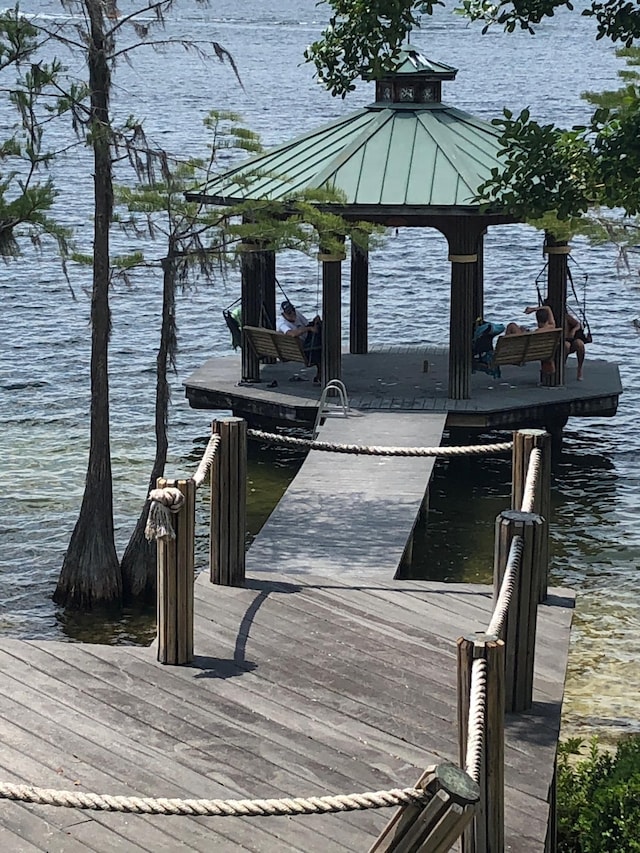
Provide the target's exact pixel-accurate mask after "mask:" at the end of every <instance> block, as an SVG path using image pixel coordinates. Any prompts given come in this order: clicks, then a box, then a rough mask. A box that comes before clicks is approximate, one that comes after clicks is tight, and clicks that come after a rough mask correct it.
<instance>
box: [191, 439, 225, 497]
mask: <svg viewBox="0 0 640 853" xmlns="http://www.w3.org/2000/svg"><path fill="white" fill-rule="evenodd" d="M220 440H221V439H220V436H219V435H217V434H214V435H212V436H211V438H210V439H209V442H208V444H207V446H206V447H205V450H204V453H203V454H202V459H201V460H200V464H199V465H198V467H197V469H196V473H195V474H194V475H193V477H192V479H193V482H194V483H195V484H196V488H200V486H201V485H202V484H203V483H204V481H205V478H206V476H207V474H208V473H209V470H210V469H211V465H212V464H213V460H214V459H215V456H216V453H217V452H218V447H219V446H220Z"/></svg>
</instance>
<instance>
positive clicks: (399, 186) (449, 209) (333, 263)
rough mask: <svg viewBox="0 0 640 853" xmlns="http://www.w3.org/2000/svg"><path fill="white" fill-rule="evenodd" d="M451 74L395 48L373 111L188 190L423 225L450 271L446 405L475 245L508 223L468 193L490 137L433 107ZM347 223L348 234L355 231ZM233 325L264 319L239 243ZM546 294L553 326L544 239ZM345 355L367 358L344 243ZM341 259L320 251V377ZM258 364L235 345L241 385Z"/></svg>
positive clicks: (455, 391)
mask: <svg viewBox="0 0 640 853" xmlns="http://www.w3.org/2000/svg"><path fill="white" fill-rule="evenodd" d="M456 74H457V69H456V68H452V67H451V66H448V65H444V64H441V63H437V62H433V61H431V60H429V59H427V58H425V57H424V56H423V55H422V54H420V53H419V52H418V51H416V50H414V49H413V48H411V47H407V48H406V49H404V50H402V51H401V53H400V56H399V59H398V62H397V64H396V66H395V68H394V70H393V71H391V72H388V73H387V74H386V75H385V76H384V77H382V78H381V79H380V80H377V81H376V84H375V86H376V99H375V101H374V103H372V104H369V105H368V106H366V107H363V108H362V109H360V110H358V111H357V112H354V113H351V114H349V115H347V116H345V117H344V118H341V119H338V120H337V121H334V122H332V123H330V124H328V125H325V126H324V127H321V128H318V129H317V130H314V131H312V132H310V133H307V134H305V135H304V136H302V137H299V138H297V139H295V140H293V141H291V142H287V143H285V144H284V145H280V146H279V147H277V148H275V149H272V150H271V151H269V152H267V153H265V154H261V155H259V156H257V157H253V158H251V159H249V160H247V161H245V162H243V163H241V164H240V165H239V166H237V167H235V168H233V169H230V170H228V171H226V172H224V173H222V174H220V175H218V176H216V177H215V178H213V179H212V180H211V181H210V182H208V183H207V184H206V185H205V186H204V187H202V188H201V189H199V190H197V191H195V190H194V191H193V192H190V193H187V198H188V199H189V200H192V201H198V202H204V203H208V204H216V205H225V206H231V207H232V206H233V205H239V204H242V205H243V206H244V209H245V210H246V204H247V202H249V203H250V202H252V201H254V202H256V203H259V202H264V201H274V202H286V201H287V199H289V198H292V197H295V196H296V194H300V193H301V192H303V191H305V190H317V189H322V188H326V189H331V190H334V191H337V193H339V195H340V198H341V201H340V203H339V204H325V205H323V207H324V208H326V209H329V210H332V211H334V212H336V213H339V214H340V216H342V218H343V219H344V220H346V221H347V222H348V223H357V222H359V221H366V222H372V223H377V224H380V225H383V226H389V227H401V226H404V227H421V228H424V227H428V228H435V229H437V230H438V231H440V232H441V233H442V234H443V235H444V236H445V238H446V240H447V242H448V249H449V255H448V259H449V262H450V264H451V301H450V305H451V308H450V320H449V384H448V396H449V398H450V399H452V400H464V399H468V398H469V397H470V389H471V370H472V336H473V324H474V320H475V318H477V317H481V316H482V314H483V243H484V240H483V238H484V234H485V233H486V231H487V229H488V228H489V227H490V226H491V225H497V224H504V223H513V222H517V221H519V220H518V219H516V218H515V217H513V216H511V215H509V214H508V213H506V212H504V211H500V210H493V211H487V210H482V209H481V206H480V205H479V204H478V203H477V202H476V201H475V200H474V199H475V197H476V195H477V191H478V189H479V187H480V186H481V185H482V184H483V183H484V182H485V181H486V180H487V179H488V178H489V177H490V176H491V172H492V170H494V169H500V168H501V167H502V164H501V160H500V148H501V146H500V143H499V135H498V132H497V130H496V129H495V128H494V127H493V126H492V125H491V124H488V123H487V122H485V121H482V120H480V119H478V118H476V117H474V116H472V115H470V114H469V113H467V112H464V111H462V110H459V109H457V108H456V107H452V106H448V105H446V104H444V103H443V102H442V83H443V81H446V80H453V79H455V76H456ZM354 227H355V226H354ZM242 249H243V252H242V256H241V260H242V317H243V322H244V323H245V324H246V325H250V326H257V325H260V316H261V309H262V306H263V305H264V306H265V307H266V309H267V313H268V314H270V315H271V316H272V317H273V316H275V303H276V295H275V288H276V256H275V252H274V251H273V250H272V249H270V248H269V247H268V246H266V245H264V244H261V243H260V242H259V241H258V240H256V241H254V242H250V241H245V243H244V244H243V246H242ZM544 250H545V252H546V253H547V254H548V256H549V265H548V298H549V301H550V305H551V308H552V310H553V312H554V315H555V317H556V320H557V322H558V324H559V325H560V324H562V323H563V322H564V316H565V310H566V308H565V305H566V290H567V255H568V253H569V251H570V250H569V247H568V245H567V244H566V243H561V242H559V243H556V242H554V241H552V240H550V239H549V238H547V239H546V242H545V247H544ZM350 251H351V294H350V297H351V298H350V306H351V307H350V336H349V345H350V352H351V353H357V354H363V353H367V351H368V336H367V312H368V287H369V281H368V253H369V251H368V247H367V246H366V245H365V246H363V245H362V243H361V242H359V243H358V244H357V243H356V242H355V241H354V240H351V246H350ZM345 258H346V255H345V253H344V252H341V253H338V254H335V253H334V254H330V253H328V252H326V251H325V252H323V251H321V252H320V254H319V261H321V262H322V313H323V350H322V377H323V381H324V382H327V381H329V380H331V379H340V378H341V376H342V352H341V304H340V300H341V275H342V263H343V261H344V260H345ZM259 375H260V374H259V362H258V357H257V356H256V355H255V353H254V352H253V351H252V350H251V348H250V347H249V346H248V343H247V342H246V341H245V342H244V343H243V351H242V379H243V380H244V381H248V382H251V381H257V380H258V379H259ZM544 381H545V382H547V383H548V384H553V385H562V384H563V382H564V359H563V358H562V356H561V353H558V355H557V357H556V372H555V374H553V375H551V376H549V377H547V378H545V379H544Z"/></svg>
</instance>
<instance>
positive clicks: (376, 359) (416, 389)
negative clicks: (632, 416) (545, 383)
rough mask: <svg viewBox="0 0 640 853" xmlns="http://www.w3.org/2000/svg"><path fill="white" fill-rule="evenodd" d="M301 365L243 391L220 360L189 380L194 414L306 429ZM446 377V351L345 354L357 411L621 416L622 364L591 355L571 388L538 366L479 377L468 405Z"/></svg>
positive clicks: (545, 423) (314, 400)
mask: <svg viewBox="0 0 640 853" xmlns="http://www.w3.org/2000/svg"><path fill="white" fill-rule="evenodd" d="M425 362H426V364H427V368H428V369H427V371H426V372H425V370H424V367H425ZM299 368H300V365H296V364H292V363H291V362H287V363H285V364H265V365H263V366H262V367H261V379H262V382H261V383H259V384H257V385H256V384H254V385H244V386H243V385H239V384H238V380H239V379H240V376H241V369H240V357H239V356H238V355H229V356H221V357H215V358H211V359H209V360H208V361H207V362H205V364H203V365H202V366H201V367H199V368H198V369H197V370H195V371H194V372H193V373H192V374H191V376H189V377H188V378H187V379H186V380H185V382H184V385H185V389H186V396H187V399H188V400H189V404H190V405H191V406H192V407H193V408H195V409H218V410H219V409H231V410H233V412H234V413H235V414H236V415H238V416H239V417H243V418H246V419H247V420H248V421H250V422H251V421H256V420H262V419H266V420H275V421H279V422H281V423H287V422H288V423H292V424H294V423H298V424H306V425H309V424H310V423H311V424H312V423H313V421H314V419H315V416H316V412H317V410H318V401H319V397H320V389H319V388H318V386H314V385H312V383H311V377H312V375H313V373H314V370H313V369H306V370H305V369H304V368H302V369H299ZM296 376H297V377H300V378H301V379H303V380H306V381H298V380H296V379H295V377H296ZM448 377H449V370H448V350H447V349H445V348H443V347H434V346H421V347H418V346H413V347H412V346H393V347H381V348H379V349H375V350H372V351H370V352H369V353H367V354H366V355H353V354H351V353H343V356H342V379H343V381H344V383H345V385H346V387H347V391H348V393H349V397H350V401H351V405H352V406H353V407H354V408H356V409H359V410H361V411H395V412H414V413H416V412H423V413H425V414H426V413H434V412H443V413H445V414H446V416H447V420H446V426H447V429H451V428H456V427H459V428H463V429H474V430H487V429H497V430H502V429H508V430H511V429H519V428H521V427H534V426H540V427H552V426H553V427H555V426H557V425H558V423H562V422H563V421H564V420H566V418H569V417H609V416H612V415H614V414H615V413H616V409H617V405H618V398H619V396H620V394H621V393H622V384H621V382H620V373H619V371H618V366H617V365H616V364H612V363H610V362H606V361H603V360H602V359H594V358H590V354H588V355H587V361H586V363H585V371H584V380H583V381H582V382H578V381H577V380H576V362H575V358H574V357H573V356H570V357H569V360H568V362H567V369H566V384H565V385H564V386H562V387H558V388H545V387H541V386H540V384H539V381H540V370H539V366H538V364H537V363H530V364H525V365H523V366H522V367H514V366H505V367H503V368H502V376H501V378H500V379H494V378H492V377H491V376H488V375H487V374H486V373H474V374H473V375H472V377H471V398H470V399H469V400H449V399H448V398H447V388H448V381H449V379H448ZM422 443H423V444H424V443H425V442H422Z"/></svg>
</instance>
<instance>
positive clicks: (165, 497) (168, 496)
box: [144, 486, 184, 541]
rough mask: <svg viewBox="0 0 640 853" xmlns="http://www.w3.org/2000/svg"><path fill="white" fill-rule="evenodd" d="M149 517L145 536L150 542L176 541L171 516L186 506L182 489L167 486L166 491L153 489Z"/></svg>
mask: <svg viewBox="0 0 640 853" xmlns="http://www.w3.org/2000/svg"><path fill="white" fill-rule="evenodd" d="M149 500H150V501H151V506H150V507H149V516H148V518H147V525H146V527H145V529H144V535H145V537H146V538H147V539H148V540H149V541H152V540H154V539H155V540H157V539H175V538H176V533H175V530H174V529H173V524H172V522H171V515H172V514H175V513H177V512H180V510H181V509H182V506H183V505H184V495H183V494H182V492H181V491H180V489H176V488H175V487H174V486H167V487H165V488H164V489H152V490H151V491H150V492H149Z"/></svg>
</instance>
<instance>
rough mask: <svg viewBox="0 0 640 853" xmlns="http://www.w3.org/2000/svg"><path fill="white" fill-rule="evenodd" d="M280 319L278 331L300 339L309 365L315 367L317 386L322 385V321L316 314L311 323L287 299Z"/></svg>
mask: <svg viewBox="0 0 640 853" xmlns="http://www.w3.org/2000/svg"><path fill="white" fill-rule="evenodd" d="M280 311H281V314H280V317H279V318H278V322H277V324H276V329H277V331H278V332H281V333H282V334H283V335H291V336H292V337H294V338H300V341H301V343H302V348H303V350H304V353H305V356H306V358H307V364H309V365H311V364H313V365H315V367H316V370H317V374H316V376H315V377H314V379H313V381H314V383H316V384H319V383H320V356H321V354H322V348H321V335H322V320H321V319H320V317H319V316H318V315H317V314H316V316H315V317H314V318H313V320H312V321H311V322H309V321H308V320H307V318H306V317H305V315H304V314H303V313H302V311H298V310H297V309H296V307H295V306H294V305H293V304H292V303H291V302H290V301H289V300H288V299H285V300H284V302H283V303H282V304H281V306H280Z"/></svg>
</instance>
